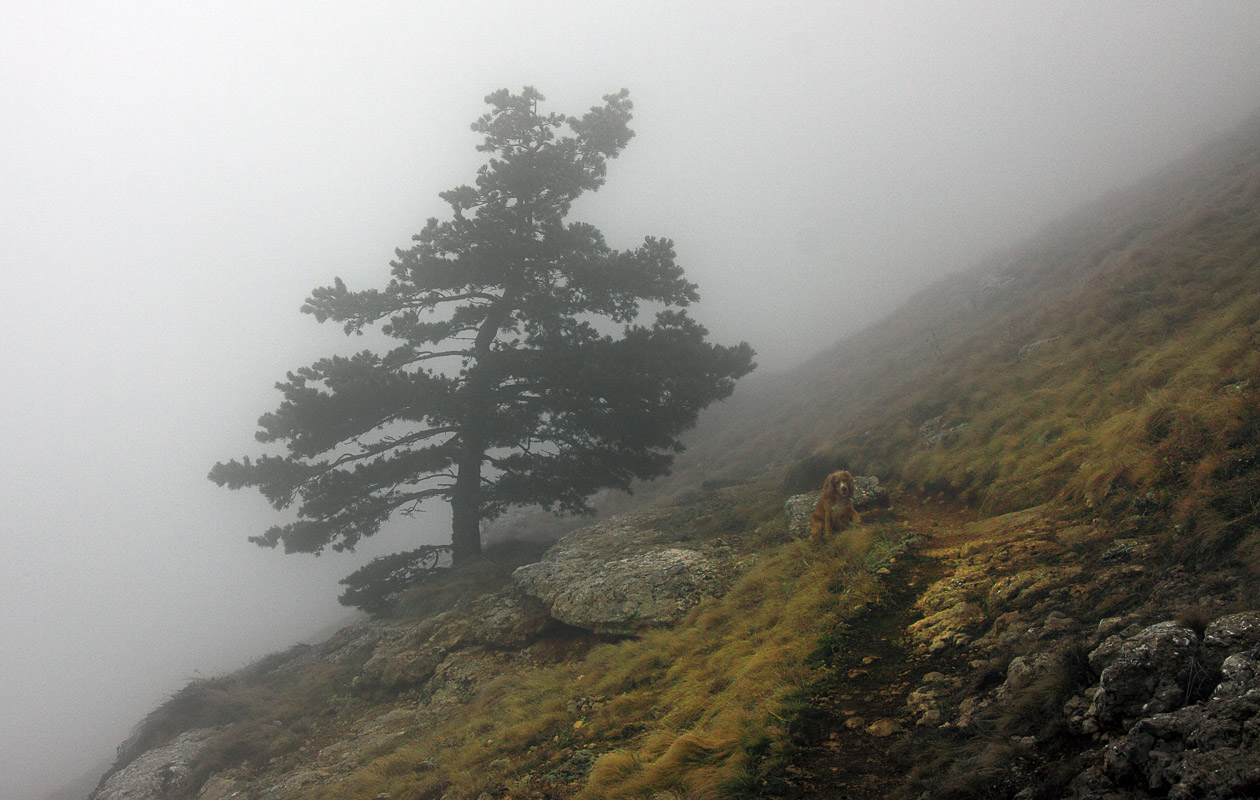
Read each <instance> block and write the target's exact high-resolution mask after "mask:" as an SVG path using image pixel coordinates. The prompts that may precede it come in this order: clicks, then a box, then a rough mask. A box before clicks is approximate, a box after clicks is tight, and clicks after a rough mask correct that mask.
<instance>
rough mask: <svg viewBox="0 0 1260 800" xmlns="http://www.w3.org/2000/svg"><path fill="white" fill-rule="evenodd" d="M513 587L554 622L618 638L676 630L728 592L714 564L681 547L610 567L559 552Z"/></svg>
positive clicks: (520, 574)
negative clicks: (664, 628)
mask: <svg viewBox="0 0 1260 800" xmlns="http://www.w3.org/2000/svg"><path fill="white" fill-rule="evenodd" d="M562 544H563V542H562ZM512 583H513V585H514V586H515V587H516V589H517V590H518V591H520V592H521V593H523V594H525V595H527V596H529V597H533V598H536V599H537V600H538V601H540V602H541V603H542V605H543V606H544V607H545V608H546V609H547V611H548V613H549V614H550V615H551V616H552V617H553V618H555V619H557V620H559V621H561V622H563V623H565V624H567V625H572V626H574V627H577V628H583V629H585V630H589V631H592V632H594V633H599V634H606V635H615V636H626V635H632V634H636V633H639V632H641V631H644V630H647V629H650V628H658V627H662V626H668V625H672V624H673V623H675V622H677V621H678V620H679V619H680V618H681V617H682V615H683V614H685V613H686V612H687V611H688V610H689V609H690V608H692V607H693V606H695V605H696V604H697V603H699V602H700V601H701V600H704V599H705V598H708V597H715V596H717V595H720V594H721V593H722V591H723V590H724V589H725V585H724V581H723V579H722V576H721V572H720V570H719V569H718V566H717V565H716V564H715V563H714V562H713V561H712V560H711V559H710V558H708V557H707V556H705V555H703V554H701V553H699V552H697V551H695V550H684V549H681V548H676V547H671V548H666V549H660V550H647V551H645V552H641V553H637V554H635V555H630V556H626V557H624V558H619V559H616V560H612V561H608V560H604V559H601V558H597V557H596V558H592V557H586V556H584V555H582V554H578V553H571V552H569V551H566V550H565V549H564V548H563V547H562V546H559V547H556V548H552V550H551V551H549V552H548V554H547V556H546V557H545V558H544V560H543V561H541V562H539V563H537V564H527V565H526V566H523V567H521V568H519V569H517V570H516V572H514V573H513V574H512Z"/></svg>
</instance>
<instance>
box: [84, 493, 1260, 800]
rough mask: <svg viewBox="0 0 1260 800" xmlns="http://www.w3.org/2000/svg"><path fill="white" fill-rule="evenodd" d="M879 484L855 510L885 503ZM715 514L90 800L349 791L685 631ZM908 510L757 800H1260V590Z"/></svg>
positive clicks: (1018, 520) (722, 565)
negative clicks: (519, 703)
mask: <svg viewBox="0 0 1260 800" xmlns="http://www.w3.org/2000/svg"><path fill="white" fill-rule="evenodd" d="M874 489H875V487H874V486H868V487H867V489H866V492H865V493H864V494H863V495H862V497H861V498H860V499H861V500H862V501H863V502H864V503H865V504H866V505H868V506H870V505H872V504H873V503H874V502H875V496H874V494H873V490H874ZM885 498H886V495H885ZM721 505H722V501H721V499H720V497H715V499H714V501H713V503H712V504H710V505H705V503H704V502H697V503H693V504H692V505H690V506H688V505H683V506H678V507H674V508H670V509H664V510H658V511H651V512H640V513H637V514H632V515H626V516H622V517H617V518H613V519H610V520H607V521H605V522H602V523H600V524H598V525H595V526H591V527H589V528H586V529H582V530H580V531H578V532H575V533H573V534H571V535H569V536H568V537H566V538H565V539H564V540H562V541H561V542H559V543H558V544H557V545H556V546H555V547H553V548H552V549H551V550H550V551H549V552H548V553H547V554H546V555H545V557H544V558H543V559H542V560H541V561H540V562H538V563H535V564H530V565H527V566H525V567H522V568H520V569H518V570H517V571H516V572H515V574H514V575H512V576H511V579H510V580H506V579H505V578H504V577H503V576H497V577H496V576H495V575H492V574H491V573H489V572H487V573H486V574H485V575H482V576H473V579H472V580H471V581H470V586H473V587H474V588H468V587H465V588H466V589H467V590H466V591H463V592H462V593H460V592H456V593H455V599H454V601H453V603H452V605H451V607H450V608H448V609H446V610H441V611H436V612H435V613H431V614H427V615H422V616H421V617H420V618H419V619H408V620H392V621H390V620H375V621H368V622H364V623H360V624H357V625H355V626H352V627H350V628H347V629H345V630H343V631H342V632H340V633H338V634H337V635H335V636H334V637H332V638H331V639H329V640H328V641H327V642H324V643H322V644H320V645H317V646H314V647H309V648H297V649H295V650H293V651H290V652H289V653H287V654H283V655H280V656H276V657H273V658H272V659H270V660H269V661H268V662H267V663H265V664H261V665H258V666H257V667H255V668H254V674H249V675H240V676H230V677H231V679H232V680H236V681H238V682H243V683H249V682H250V681H253V682H254V683H256V684H257V685H259V686H266V685H269V684H270V683H274V682H277V681H280V682H285V681H287V682H290V683H292V682H300V681H301V680H304V679H310V676H312V675H320V674H323V673H324V672H327V671H329V670H332V671H334V672H335V673H336V674H337V675H339V676H340V678H339V680H341V683H340V684H337V685H341V686H342V687H343V691H340V692H334V693H329V694H327V695H326V696H325V695H318V694H315V695H312V696H313V697H316V698H317V700H316V702H315V703H314V704H313V705H312V706H311V707H310V708H309V709H308V710H307V712H306V713H305V714H304V715H302V716H298V717H297V718H296V719H292V716H293V715H291V714H290V715H288V717H287V718H286V719H288V721H284V720H281V719H279V718H277V719H276V720H274V721H273V722H271V723H269V725H267V726H263V729H262V730H260V731H257V732H255V738H254V739H252V740H251V741H253V742H255V743H257V742H265V743H273V744H274V743H277V742H280V743H284V746H282V747H281V746H276V747H274V751H275V755H273V756H270V757H269V758H258V757H251V758H240V757H232V756H231V754H216V752H215V749H214V748H215V747H216V746H217V745H216V744H215V742H216V739H215V733H216V732H217V731H218V730H219V726H217V725H206V726H199V725H195V724H193V722H192V721H191V720H193V719H207V720H210V721H213V720H214V719H215V717H214V714H212V713H207V712H206V711H205V709H204V708H203V707H201V706H199V707H198V708H201V711H200V712H198V713H197V714H191V715H190V718H189V719H190V721H187V722H186V723H185V724H184V725H183V726H179V725H176V726H174V727H171V726H168V729H167V730H166V732H165V735H155V734H154V731H155V730H157V729H158V727H159V726H156V725H154V724H151V725H149V726H148V727H147V728H141V729H140V731H138V734H137V739H135V740H133V741H132V742H129V743H126V744H124V746H123V747H122V748H120V754H122V755H123V756H124V757H123V758H122V759H121V760H120V765H119V767H120V768H119V769H117V770H116V771H115V772H113V774H111V775H110V776H109V777H108V778H107V779H106V780H105V781H104V782H103V783H102V785H101V786H100V787H99V788H98V789H97V791H96V792H95V793H94V795H93V800H124V798H125V799H126V800H175V799H176V798H180V799H181V800H182V799H183V798H197V800H227V798H241V800H246V799H248V798H281V797H293V798H296V797H303V796H306V794H307V793H308V792H311V791H313V790H315V789H317V788H319V787H322V786H327V785H334V784H335V783H336V782H337V781H338V780H342V779H344V778H345V776H347V775H349V774H351V773H352V772H353V771H354V770H356V769H359V768H360V767H362V766H363V765H364V764H365V763H367V762H369V761H370V760H371V758H372V757H373V754H375V753H379V752H382V751H385V750H388V749H389V748H390V747H392V746H396V745H397V743H398V742H399V741H402V740H405V739H406V737H408V735H409V733H410V732H412V731H415V730H417V729H420V728H422V727H424V726H426V725H428V724H431V723H432V722H433V721H435V720H438V719H441V718H443V717H444V716H446V715H449V714H453V713H460V709H461V707H462V706H463V704H464V703H466V702H467V701H468V699H469V698H470V697H471V696H472V695H473V694H474V693H475V692H476V691H478V690H479V689H480V688H482V687H484V686H485V685H486V684H487V683H488V682H489V681H493V680H494V679H495V678H496V677H497V676H500V675H503V674H505V673H510V672H513V671H519V670H527V669H531V668H534V667H538V666H541V665H545V664H548V663H554V662H556V661H557V660H564V659H571V658H574V657H578V656H580V655H581V654H582V653H583V652H585V651H586V649H588V648H589V647H590V646H591V644H592V642H594V641H596V640H597V638H598V637H608V636H614V637H620V636H633V635H637V634H639V633H641V632H643V631H646V630H651V629H656V628H662V627H668V626H669V625H671V624H673V623H674V622H675V621H676V620H677V619H678V618H679V617H680V615H681V614H683V613H685V611H686V610H687V609H689V608H690V607H692V606H694V605H695V604H696V603H698V602H700V601H701V600H702V599H703V598H705V597H710V596H715V595H717V594H720V593H721V592H723V591H724V590H725V588H726V587H727V586H728V585H729V584H730V581H731V579H732V577H733V576H734V575H737V574H738V573H739V572H740V571H741V569H743V565H744V559H746V558H747V557H748V551H747V549H746V546H745V545H746V543H745V542H742V541H741V540H740V539H739V537H738V536H734V537H726V536H720V535H714V536H707V537H701V538H698V537H695V536H694V535H688V536H680V535H679V532H680V531H684V530H687V529H686V526H685V525H681V524H680V523H683V522H686V521H687V520H688V519H694V518H696V517H697V516H703V515H704V514H711V513H712V512H713V511H714V509H715V508H720V507H721ZM811 508H812V496H811V495H803V496H796V497H793V498H791V499H789V500H788V502H787V508H786V511H787V513H786V519H787V522H786V525H787V526H788V528H789V529H790V530H792V531H793V532H794V533H795V535H801V533H802V532H803V531H805V530H807V526H808V514H809V511H810V509H811ZM876 513H888V512H876ZM896 513H897V515H898V516H899V517H900V518H902V519H903V520H905V521H906V523H907V527H909V528H911V529H913V530H916V531H918V538H917V544H915V546H914V548H913V550H912V551H910V552H908V553H905V554H904V555H903V556H901V557H899V558H893V559H891V560H890V562H889V563H888V564H887V565H886V566H883V567H881V568H880V569H879V573H880V574H881V576H882V582H883V587H884V588H883V590H882V592H881V596H880V597H879V598H878V601H877V602H873V603H872V604H871V605H870V607H869V609H868V610H867V611H866V612H864V613H862V614H860V615H858V616H857V617H855V618H853V619H852V620H851V621H850V622H849V623H847V624H845V625H844V626H843V627H842V629H839V630H836V631H835V632H834V634H833V635H831V636H829V637H826V638H825V640H824V642H823V643H822V645H821V649H820V651H819V658H820V659H821V660H822V661H823V663H824V664H825V669H823V670H822V671H821V672H820V676H821V677H819V678H818V679H817V680H815V681H814V683H813V684H812V685H811V686H810V687H809V702H808V704H807V707H806V709H805V710H804V711H803V712H802V713H801V714H800V718H799V720H798V721H797V722H796V723H795V724H796V725H797V726H798V733H797V742H798V749H797V751H796V755H795V756H794V757H793V758H792V759H791V761H790V762H789V763H787V764H786V765H784V769H783V775H782V776H781V780H779V781H777V782H775V783H774V785H773V786H769V785H768V786H767V787H766V788H765V789H764V792H763V793H762V794H761V795H760V796H765V797H771V796H779V797H791V798H806V797H810V798H833V797H834V798H841V797H846V798H848V797H894V796H903V797H915V798H933V797H941V798H952V797H1019V798H1041V797H1071V798H1080V799H1081V800H1085V799H1086V798H1089V799H1090V800H1093V799H1095V798H1097V799H1098V800H1102V798H1155V797H1174V798H1191V797H1194V798H1230V797H1247V796H1255V794H1256V792H1257V791H1260V767H1257V766H1256V765H1257V764H1260V757H1258V756H1260V751H1258V747H1260V746H1258V745H1257V740H1258V739H1260V612H1256V611H1254V610H1239V609H1243V608H1248V601H1249V600H1250V598H1249V595H1248V587H1249V582H1248V581H1247V580H1245V579H1244V578H1242V577H1241V576H1239V575H1236V574H1233V573H1230V572H1227V571H1223V572H1214V573H1203V574H1198V575H1191V574H1188V573H1187V572H1186V571H1185V570H1184V569H1181V568H1177V567H1173V568H1171V569H1169V568H1168V567H1167V565H1166V564H1165V562H1163V561H1162V560H1161V558H1160V554H1159V552H1158V550H1157V548H1155V547H1154V545H1153V541H1152V540H1150V539H1147V538H1142V537H1131V538H1123V537H1121V538H1117V537H1116V536H1115V531H1112V530H1109V529H1108V528H1107V526H1106V525H1104V524H1103V523H1102V522H1100V521H1092V522H1083V523H1082V522H1072V521H1070V520H1062V519H1056V518H1054V516H1053V515H1051V514H1048V513H1047V512H1046V510H1045V509H1032V510H1029V511H1026V512H1020V513H1017V514H1011V515H1007V516H1004V517H999V518H995V519H987V520H984V519H977V518H975V517H974V515H971V514H969V513H967V512H965V511H962V510H960V509H957V508H955V507H953V506H951V505H949V504H948V503H943V502H940V501H937V502H930V501H929V502H916V501H914V500H913V499H911V498H904V502H902V501H899V503H898V507H897V509H896ZM601 553H606V554H608V555H607V556H606V557H601V555H600V554H601ZM592 637H595V638H592ZM321 671H322V672H321ZM208 684H210V685H204V686H201V687H197V686H193V687H189V689H188V690H185V691H186V692H193V690H197V691H200V692H201V694H200V695H197V697H199V698H200V700H199V702H202V703H203V706H207V707H212V706H213V703H214V698H215V696H216V695H215V693H216V692H222V691H223V690H224V689H225V688H226V686H225V685H221V684H214V683H213V682H208ZM250 685H251V686H252V685H253V684H250ZM259 691H261V689H260V690H259ZM194 694H195V692H194ZM192 697H193V695H192V694H190V695H189V698H192ZM176 699H178V696H177V698H176ZM186 699H188V698H186ZM606 701H607V698H603V699H599V698H597V699H595V700H591V699H590V698H587V699H586V700H585V701H582V700H578V701H574V702H606ZM150 722H153V721H152V720H151V721H150ZM571 755H572V758H570V759H569V760H568V761H563V762H561V763H559V764H557V766H556V768H555V769H554V770H553V772H552V773H551V774H549V775H548V776H539V780H538V782H537V786H538V787H539V788H538V789H537V790H536V791H535V792H533V793H532V794H531V796H535V797H567V796H570V795H571V794H572V793H573V792H574V791H576V789H577V788H578V787H580V786H581V784H582V782H583V780H584V778H585V775H586V772H587V770H589V769H590V767H591V764H592V762H593V761H594V758H595V755H596V753H595V752H593V751H586V750H582V751H576V750H575V751H574V752H573V753H572V754H571ZM579 757H581V758H579ZM544 778H545V779H544ZM776 787H777V788H776Z"/></svg>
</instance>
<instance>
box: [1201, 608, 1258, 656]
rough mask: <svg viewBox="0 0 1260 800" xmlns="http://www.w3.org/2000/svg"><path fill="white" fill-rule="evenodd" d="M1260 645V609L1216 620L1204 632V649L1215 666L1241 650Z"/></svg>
mask: <svg viewBox="0 0 1260 800" xmlns="http://www.w3.org/2000/svg"><path fill="white" fill-rule="evenodd" d="M1257 646H1260V611H1243V612H1241V613H1238V614H1229V615H1226V616H1224V617H1221V618H1219V619H1217V620H1214V621H1213V622H1212V624H1211V625H1208V626H1207V629H1206V630H1205V631H1204V632H1203V651H1204V655H1205V657H1206V658H1207V659H1208V660H1209V661H1210V662H1212V664H1213V665H1214V666H1217V665H1219V664H1220V663H1221V662H1222V661H1224V660H1225V657H1226V656H1228V655H1229V654H1231V653H1236V652H1239V651H1240V650H1250V649H1251V648H1253V647H1257Z"/></svg>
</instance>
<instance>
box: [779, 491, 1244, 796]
mask: <svg viewBox="0 0 1260 800" xmlns="http://www.w3.org/2000/svg"><path fill="white" fill-rule="evenodd" d="M916 513H928V514H933V513H934V512H932V510H931V509H930V508H928V509H921V510H920V511H919V512H916ZM935 514H936V516H937V519H938V520H939V521H940V523H941V524H940V525H939V526H938V527H935V528H932V527H930V526H929V527H928V530H929V531H930V534H929V535H928V536H926V537H925V539H924V541H923V542H922V543H921V549H920V550H919V555H918V558H914V559H907V560H906V561H905V563H903V564H901V565H897V566H895V567H894V568H893V569H892V570H891V571H890V574H889V576H888V577H889V582H890V585H889V591H888V595H887V598H886V602H885V603H883V604H881V606H880V607H878V608H876V609H873V610H872V611H871V613H870V614H868V615H867V616H865V617H863V618H861V620H860V622H859V624H857V625H853V626H849V627H846V629H845V630H842V631H837V635H836V637H835V642H833V644H832V645H831V647H830V649H829V650H828V652H827V658H828V663H829V664H830V665H831V667H832V675H833V677H832V679H831V680H830V681H827V682H825V683H824V684H822V685H820V686H819V687H817V689H816V691H815V694H814V697H813V703H814V706H815V707H814V710H813V712H812V713H810V714H807V715H806V718H807V721H808V725H807V728H806V731H805V732H804V733H803V736H802V743H801V745H802V747H801V751H800V753H799V755H798V757H797V759H796V760H795V762H794V763H793V764H792V766H791V768H790V772H791V779H790V783H791V789H789V790H788V791H786V792H784V793H783V794H784V796H788V797H799V798H804V797H811V798H832V797H834V798H841V797H844V798H850V797H890V796H902V797H915V798H934V797H940V798H955V797H1015V798H1050V797H1070V798H1080V799H1081V800H1084V799H1085V798H1089V799H1090V800H1095V799H1096V800H1102V798H1117V799H1118V798H1157V797H1175V798H1191V797H1193V798H1227V797H1253V796H1257V792H1260V780H1258V777H1260V767H1257V764H1260V758H1258V757H1260V749H1258V745H1257V740H1258V738H1260V737H1258V735H1257V734H1260V715H1258V711H1260V670H1258V667H1257V656H1258V655H1260V650H1257V648H1258V647H1260V612H1257V611H1254V610H1249V611H1241V612H1233V613H1231V611H1232V610H1233V609H1237V608H1242V607H1251V608H1254V605H1250V603H1251V602H1252V601H1251V598H1250V597H1249V596H1248V591H1249V588H1248V587H1249V585H1250V582H1249V581H1248V580H1247V579H1246V578H1244V577H1243V576H1241V575H1238V574H1234V573H1232V572H1229V571H1222V572H1213V573H1205V574H1199V575H1190V574H1187V572H1186V571H1185V570H1184V569H1182V568H1178V567H1173V568H1171V569H1169V568H1168V566H1167V564H1166V563H1165V562H1163V561H1162V559H1161V558H1160V557H1159V553H1158V552H1157V551H1156V549H1155V548H1154V547H1153V543H1152V542H1151V541H1149V540H1143V539H1138V538H1135V539H1114V538H1113V537H1112V532H1111V531H1109V530H1108V529H1107V528H1106V526H1104V525H1103V524H1102V523H1101V522H1099V521H1094V522H1090V523H1086V524H1071V523H1070V522H1067V521H1062V520H1055V519H1053V518H1050V517H1047V516H1046V514H1045V510H1043V509H1033V510H1030V511H1028V512H1021V513H1018V514H1012V515H1007V516H1006V517H1001V518H998V519H993V520H975V521H970V522H963V521H962V520H960V519H959V518H958V517H957V516H955V515H953V514H950V513H948V512H947V513H943V514H942V513H940V512H935ZM907 776H908V777H907Z"/></svg>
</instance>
